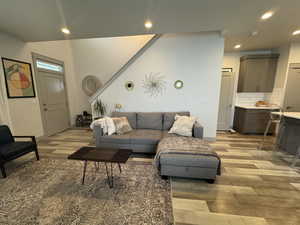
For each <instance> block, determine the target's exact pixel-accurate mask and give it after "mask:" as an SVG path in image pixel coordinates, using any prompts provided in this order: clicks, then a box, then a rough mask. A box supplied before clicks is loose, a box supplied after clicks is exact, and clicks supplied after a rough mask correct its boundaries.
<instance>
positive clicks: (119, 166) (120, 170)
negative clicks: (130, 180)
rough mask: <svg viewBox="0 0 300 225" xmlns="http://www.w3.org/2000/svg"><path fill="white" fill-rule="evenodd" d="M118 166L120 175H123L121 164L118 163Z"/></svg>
mask: <svg viewBox="0 0 300 225" xmlns="http://www.w3.org/2000/svg"><path fill="white" fill-rule="evenodd" d="M118 166H119V170H120V173H122V169H121V165H120V163H118Z"/></svg>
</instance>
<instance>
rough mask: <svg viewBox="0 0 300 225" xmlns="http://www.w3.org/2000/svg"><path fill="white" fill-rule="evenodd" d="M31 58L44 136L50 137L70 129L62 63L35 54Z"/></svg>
mask: <svg viewBox="0 0 300 225" xmlns="http://www.w3.org/2000/svg"><path fill="white" fill-rule="evenodd" d="M32 57H33V64H34V70H35V75H36V81H37V91H38V94H39V101H40V109H41V116H42V122H43V128H44V135H45V136H50V135H53V134H56V133H59V132H61V131H63V130H66V129H68V128H69V127H70V112H69V106H68V99H67V89H66V88H67V87H66V82H65V69H64V63H63V62H62V61H59V60H56V59H52V58H49V57H46V56H42V55H39V54H36V53H33V54H32Z"/></svg>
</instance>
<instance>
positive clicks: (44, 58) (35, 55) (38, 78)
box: [31, 52, 71, 136]
mask: <svg viewBox="0 0 300 225" xmlns="http://www.w3.org/2000/svg"><path fill="white" fill-rule="evenodd" d="M31 55H32V62H33V69H34V74H35V80H36V84H37V85H36V90H37V93H38V96H39V106H40V112H41V119H42V125H43V132H44V136H49V135H48V131H47V130H46V115H45V112H44V107H43V106H42V102H41V101H42V90H41V84H42V78H41V76H39V71H41V72H48V73H49V72H50V73H53V74H56V75H60V76H62V77H63V82H64V86H65V94H66V104H67V112H68V125H69V127H71V113H70V106H69V98H68V87H67V82H66V74H65V71H66V70H65V64H64V62H63V61H60V60H57V59H54V58H50V57H48V56H44V55H40V54H38V53H35V52H31ZM38 59H40V60H42V61H46V62H49V63H54V64H57V65H60V66H62V67H63V72H62V73H60V72H55V71H51V70H47V69H39V68H37V66H36V61H37V60H38Z"/></svg>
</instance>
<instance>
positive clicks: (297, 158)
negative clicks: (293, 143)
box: [292, 146, 300, 167]
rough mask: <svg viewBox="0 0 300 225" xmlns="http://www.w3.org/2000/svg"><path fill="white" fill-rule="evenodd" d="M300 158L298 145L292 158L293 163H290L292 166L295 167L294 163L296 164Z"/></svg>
mask: <svg viewBox="0 0 300 225" xmlns="http://www.w3.org/2000/svg"><path fill="white" fill-rule="evenodd" d="M299 159H300V146H299V147H298V150H297V153H296V155H295V158H294V160H293V163H292V167H295V166H296V164H297V161H298V160H299Z"/></svg>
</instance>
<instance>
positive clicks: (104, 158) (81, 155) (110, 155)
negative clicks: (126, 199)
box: [68, 147, 132, 188]
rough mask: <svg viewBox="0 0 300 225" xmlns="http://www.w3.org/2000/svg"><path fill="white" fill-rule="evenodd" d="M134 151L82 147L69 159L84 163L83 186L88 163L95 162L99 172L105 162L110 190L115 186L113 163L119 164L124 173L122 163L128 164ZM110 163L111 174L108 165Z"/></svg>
mask: <svg viewBox="0 0 300 225" xmlns="http://www.w3.org/2000/svg"><path fill="white" fill-rule="evenodd" d="M131 153H132V150H130V149H109V148H97V147H82V148H80V149H79V150H77V151H76V152H74V153H73V154H71V155H69V157H68V159H72V160H81V161H84V166H83V177H82V184H84V179H85V172H86V167H87V163H88V161H91V162H94V164H95V169H96V171H98V170H99V163H100V162H104V164H105V169H106V175H107V180H108V185H109V187H110V188H113V186H114V174H113V163H117V164H118V167H119V170H120V173H122V169H121V165H120V164H121V163H126V162H127V160H128V158H129V157H130V155H131ZM108 163H110V172H109V168H108V166H107V164H108Z"/></svg>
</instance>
